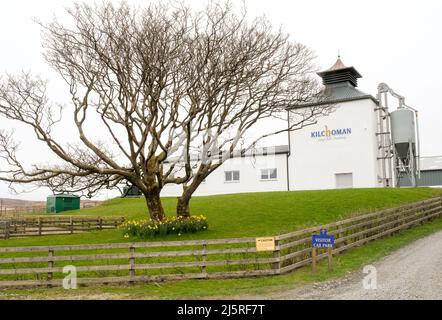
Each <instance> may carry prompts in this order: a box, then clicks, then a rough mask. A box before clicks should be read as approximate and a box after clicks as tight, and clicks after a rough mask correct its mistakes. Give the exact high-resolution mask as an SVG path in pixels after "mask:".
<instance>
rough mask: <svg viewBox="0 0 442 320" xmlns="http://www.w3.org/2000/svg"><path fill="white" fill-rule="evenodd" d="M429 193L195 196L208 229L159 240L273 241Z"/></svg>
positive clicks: (139, 206)
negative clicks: (272, 238) (275, 237)
mask: <svg viewBox="0 0 442 320" xmlns="http://www.w3.org/2000/svg"><path fill="white" fill-rule="evenodd" d="M440 194H441V191H440V190H437V189H430V188H418V189H412V188H410V189H349V190H324V191H295V192H272V193H254V194H235V195H222V196H210V197H195V198H193V199H192V202H191V211H192V212H193V214H195V215H200V214H203V215H205V216H207V217H208V222H209V230H208V231H205V232H201V233H198V234H187V235H183V236H181V237H178V236H177V235H170V236H167V237H166V238H159V239H158V240H178V239H179V240H190V239H216V238H230V237H255V236H269V235H277V234H282V233H286V232H290V231H293V230H297V229H302V228H306V227H311V226H316V225H320V224H325V223H329V222H333V221H336V220H340V219H344V218H347V217H349V216H352V215H354V214H361V213H366V212H369V211H373V210H377V209H382V208H389V207H395V206H399V205H402V204H405V203H410V202H414V201H419V200H422V199H426V198H431V197H434V196H437V195H440ZM175 202H176V199H173V198H165V199H164V200H163V203H164V207H165V210H166V212H167V213H168V215H173V214H174V208H175ZM65 214H68V215H69V214H75V215H96V216H124V217H126V218H127V219H143V218H146V215H147V213H146V205H145V202H144V199H113V200H110V201H107V202H105V203H104V204H103V205H101V206H99V207H96V208H90V209H83V210H80V211H75V212H67V213H65ZM126 241H136V239H124V238H123V236H122V233H121V232H120V230H109V231H101V232H91V233H84V234H77V235H63V236H46V237H34V238H22V239H11V240H6V241H1V242H0V246H27V245H53V244H80V243H116V242H126Z"/></svg>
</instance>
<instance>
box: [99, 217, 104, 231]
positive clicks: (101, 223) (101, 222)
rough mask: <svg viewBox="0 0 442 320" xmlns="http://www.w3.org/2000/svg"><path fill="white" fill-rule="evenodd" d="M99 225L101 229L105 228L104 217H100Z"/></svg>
mask: <svg viewBox="0 0 442 320" xmlns="http://www.w3.org/2000/svg"><path fill="white" fill-rule="evenodd" d="M98 226H99V229H100V230H103V218H102V217H98Z"/></svg>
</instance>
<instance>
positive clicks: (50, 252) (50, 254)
mask: <svg viewBox="0 0 442 320" xmlns="http://www.w3.org/2000/svg"><path fill="white" fill-rule="evenodd" d="M53 267H54V249H51V248H49V250H48V268H49V272H48V281H51V280H52V276H53V272H52V268H53Z"/></svg>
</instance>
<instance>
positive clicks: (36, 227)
mask: <svg viewBox="0 0 442 320" xmlns="http://www.w3.org/2000/svg"><path fill="white" fill-rule="evenodd" d="M123 221H124V219H123V218H122V217H117V218H109V217H104V218H102V217H88V216H36V217H29V216H28V217H25V216H24V217H20V218H13V219H3V220H0V239H9V238H12V237H24V236H42V235H50V234H53V235H55V234H73V233H78V232H83V231H92V230H104V229H113V228H116V227H117V226H118V225H119V224H121V223H122V222H123Z"/></svg>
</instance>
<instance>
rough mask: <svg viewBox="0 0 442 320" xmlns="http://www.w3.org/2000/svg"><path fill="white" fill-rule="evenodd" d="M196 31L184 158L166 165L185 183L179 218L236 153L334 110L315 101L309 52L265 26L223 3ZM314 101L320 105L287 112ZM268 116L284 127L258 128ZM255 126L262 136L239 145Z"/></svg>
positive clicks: (319, 97)
mask: <svg viewBox="0 0 442 320" xmlns="http://www.w3.org/2000/svg"><path fill="white" fill-rule="evenodd" d="M194 26H195V27H194V30H193V33H192V36H191V37H190V39H191V42H190V44H189V46H188V50H189V52H190V56H191V60H190V61H189V63H188V68H187V69H186V70H185V71H186V72H188V74H187V75H186V78H187V79H192V85H191V86H190V87H189V89H188V90H187V96H186V98H187V99H188V105H189V114H191V115H192V116H191V117H190V118H189V119H188V121H187V122H186V124H187V126H188V128H189V130H187V131H185V132H184V133H185V134H186V136H187V137H186V143H185V144H184V145H183V147H182V149H181V152H182V153H181V154H180V156H179V157H177V158H175V159H174V161H171V164H170V166H169V171H171V172H172V171H173V170H177V167H178V172H180V173H181V178H180V181H184V182H183V192H182V195H181V196H180V197H179V198H178V204H177V215H178V216H183V217H188V216H189V215H190V210H189V203H190V199H191V197H192V195H193V193H194V192H195V191H196V190H197V189H198V187H199V186H200V184H201V183H202V182H203V181H204V180H205V179H206V178H207V177H208V176H209V175H210V174H211V173H212V172H214V171H215V170H216V169H217V168H219V167H220V166H221V165H222V164H223V163H224V162H225V161H226V160H227V159H229V158H230V157H231V156H232V155H233V153H236V154H237V155H244V154H245V153H246V152H247V151H248V150H250V149H252V148H254V147H255V146H256V144H257V143H258V142H259V141H260V140H262V139H264V138H267V137H269V136H273V135H278V134H281V133H284V132H287V131H293V130H298V129H301V128H303V127H305V126H308V125H312V124H314V123H316V121H317V119H318V118H319V117H321V116H326V115H328V114H329V113H330V112H332V111H333V107H332V106H330V105H327V104H326V103H322V104H321V103H319V102H324V101H326V98H327V97H326V96H325V95H324V94H323V93H322V87H321V86H320V85H319V83H318V82H317V80H316V78H315V77H313V73H314V71H315V68H314V65H313V58H314V55H313V53H312V51H311V50H309V49H308V48H307V47H305V46H304V45H302V44H300V43H296V42H293V41H291V40H290V37H289V35H287V34H284V33H282V32H281V31H280V30H279V31H275V30H274V29H273V28H272V26H271V25H270V23H269V22H268V21H267V20H265V19H263V18H259V19H255V20H254V21H252V22H250V23H248V22H247V21H246V15H245V13H243V14H242V15H236V14H235V13H234V12H233V11H232V9H231V7H230V5H229V4H228V3H227V4H226V5H224V6H221V5H214V6H211V7H209V8H208V9H207V11H206V12H204V14H203V16H201V17H200V20H199V23H195V24H194ZM313 100H314V101H315V102H318V106H312V107H310V108H299V109H297V110H293V111H291V112H290V113H289V112H287V108H288V107H291V106H294V105H299V104H302V103H308V102H312V101H313ZM287 116H288V118H287ZM273 118H277V119H283V120H284V122H285V123H286V124H285V125H284V126H282V127H273V128H270V129H269V130H266V129H265V127H264V126H263V122H264V121H266V120H268V119H273ZM287 123H288V125H287ZM254 127H260V128H262V129H263V130H262V133H261V134H259V135H258V136H255V137H254V139H252V141H250V142H248V143H247V142H244V140H243V138H244V137H245V136H246V135H247V133H248V132H249V131H250V129H252V128H254ZM174 182H175V183H177V181H174Z"/></svg>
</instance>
